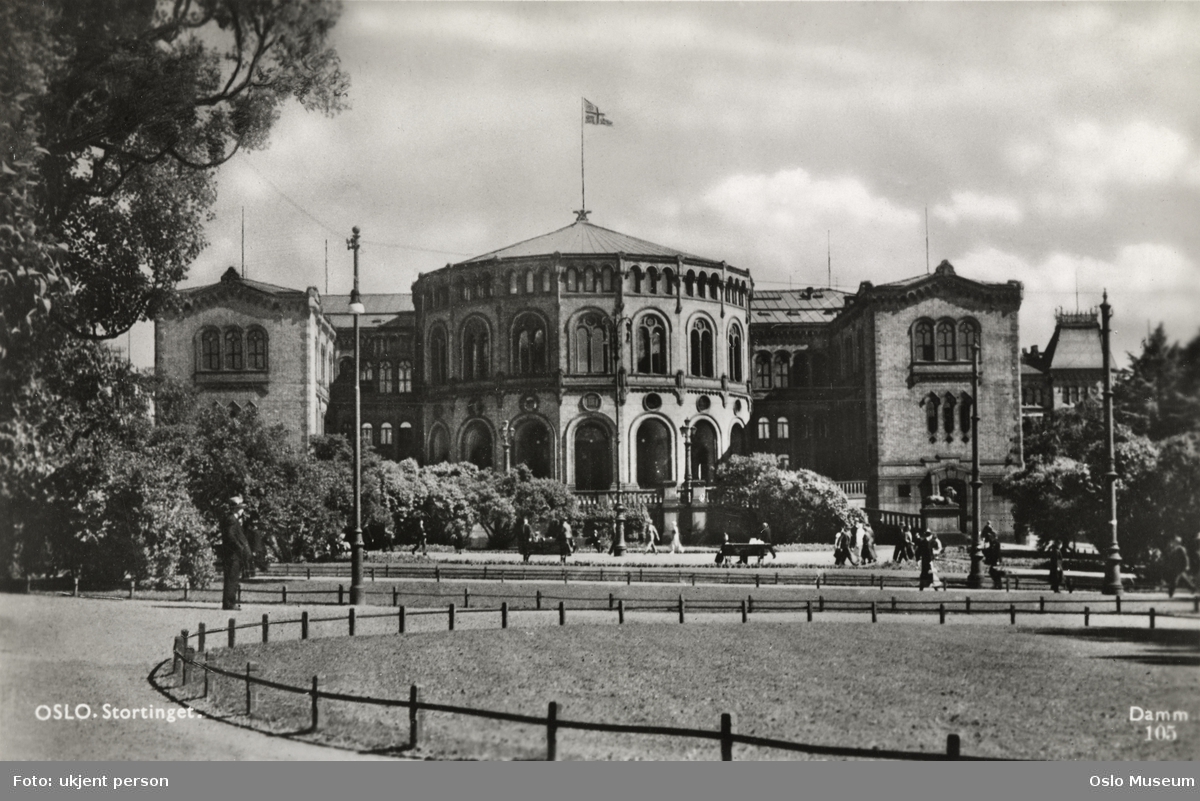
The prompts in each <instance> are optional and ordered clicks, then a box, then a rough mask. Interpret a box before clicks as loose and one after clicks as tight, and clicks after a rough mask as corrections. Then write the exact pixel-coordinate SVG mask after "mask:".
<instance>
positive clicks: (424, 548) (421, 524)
mask: <svg viewBox="0 0 1200 801" xmlns="http://www.w3.org/2000/svg"><path fill="white" fill-rule="evenodd" d="M417 551H420V552H421V554H422V555H427V554H428V553H429V535H427V534H426V533H425V521H424V520H423V519H420V518H418V519H417V542H416V544H415V545H413V547H412V552H413V553H416V552H417Z"/></svg>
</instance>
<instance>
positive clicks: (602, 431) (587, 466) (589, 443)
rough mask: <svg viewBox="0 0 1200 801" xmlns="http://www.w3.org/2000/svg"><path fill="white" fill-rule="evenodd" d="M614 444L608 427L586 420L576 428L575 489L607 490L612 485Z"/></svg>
mask: <svg viewBox="0 0 1200 801" xmlns="http://www.w3.org/2000/svg"><path fill="white" fill-rule="evenodd" d="M612 473H613V471H612V445H611V444H610V441H609V436H608V429H606V428H605V427H604V426H602V425H600V424H599V423H593V422H586V423H582V424H580V426H579V428H577V429H575V489H577V490H582V491H585V492H586V491H588V490H606V489H608V488H609V487H611V486H612Z"/></svg>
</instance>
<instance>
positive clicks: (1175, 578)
mask: <svg viewBox="0 0 1200 801" xmlns="http://www.w3.org/2000/svg"><path fill="white" fill-rule="evenodd" d="M1166 562H1167V597H1168V598H1174V597H1175V589H1176V588H1177V587H1178V586H1179V585H1180V584H1186V585H1188V586H1189V587H1191V588H1192V592H1195V591H1196V585H1195V583H1194V582H1193V581H1192V577H1191V572H1192V570H1191V568H1192V566H1191V559H1190V558H1189V557H1188V552H1187V549H1186V548H1184V547H1183V540H1181V539H1180V538H1179V535H1178V534H1176V535H1175V536H1174V537H1172V538H1171V544H1170V545H1168V546H1167V556H1166Z"/></svg>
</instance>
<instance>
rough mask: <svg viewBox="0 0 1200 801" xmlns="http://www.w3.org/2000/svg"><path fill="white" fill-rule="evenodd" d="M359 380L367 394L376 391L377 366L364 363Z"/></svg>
mask: <svg viewBox="0 0 1200 801" xmlns="http://www.w3.org/2000/svg"><path fill="white" fill-rule="evenodd" d="M358 380H359V381H361V382H362V388H363V390H364V391H366V392H374V391H375V365H373V364H371V363H370V362H363V363H362V374H361V375H359V377H358Z"/></svg>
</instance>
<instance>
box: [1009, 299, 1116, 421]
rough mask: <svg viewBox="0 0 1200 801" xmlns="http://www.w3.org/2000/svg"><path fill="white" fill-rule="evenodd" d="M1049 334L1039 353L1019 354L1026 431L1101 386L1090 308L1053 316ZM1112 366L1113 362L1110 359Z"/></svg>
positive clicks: (1100, 351) (1096, 325)
mask: <svg viewBox="0 0 1200 801" xmlns="http://www.w3.org/2000/svg"><path fill="white" fill-rule="evenodd" d="M1054 323H1055V325H1054V334H1053V335H1051V337H1050V343H1049V344H1048V345H1047V346H1046V349H1045V350H1044V351H1039V350H1038V346H1037V345H1034V346H1033V347H1032V348H1030V349H1028V350H1023V351H1022V352H1021V418H1022V424H1023V426H1024V430H1025V433H1026V434H1028V433H1029V432H1031V431H1032V430H1033V429H1034V427H1036V426H1038V425H1040V424H1042V423H1043V422H1045V421H1047V420H1049V419H1050V418H1051V417H1052V416H1053V414H1054V412H1055V410H1056V409H1062V408H1070V407H1071V406H1074V405H1076V404H1077V403H1079V402H1080V401H1082V400H1085V399H1086V398H1089V397H1091V398H1097V399H1098V398H1099V397H1100V394H1101V392H1102V390H1103V384H1104V348H1103V344H1102V339H1101V334H1100V321H1099V319H1098V316H1097V313H1096V310H1095V309H1092V310H1090V311H1085V312H1066V311H1063V310H1062V309H1059V310H1058V312H1057V313H1056V314H1055V315H1054ZM1112 363H1113V364H1115V363H1116V362H1112Z"/></svg>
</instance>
